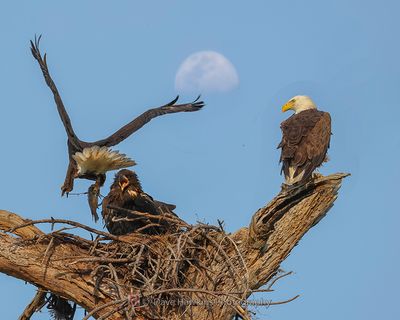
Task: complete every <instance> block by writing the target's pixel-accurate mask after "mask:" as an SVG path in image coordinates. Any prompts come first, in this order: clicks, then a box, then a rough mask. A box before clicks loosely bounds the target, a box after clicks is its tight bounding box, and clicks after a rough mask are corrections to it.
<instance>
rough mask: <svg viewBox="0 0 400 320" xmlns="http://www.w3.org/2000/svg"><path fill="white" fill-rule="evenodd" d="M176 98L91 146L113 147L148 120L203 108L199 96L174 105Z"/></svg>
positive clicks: (143, 114) (148, 111) (147, 112)
mask: <svg viewBox="0 0 400 320" xmlns="http://www.w3.org/2000/svg"><path fill="white" fill-rule="evenodd" d="M178 98H179V96H177V97H176V98H175V99H174V100H172V101H171V102H169V103H167V104H166V105H163V106H161V107H158V108H154V109H150V110H147V111H146V112H144V113H142V114H141V115H140V116H138V117H137V118H135V119H133V120H132V121H131V122H129V123H128V124H126V125H125V126H123V127H122V128H121V129H119V130H118V131H116V132H115V133H113V134H112V135H111V136H109V137H108V138H106V139H103V140H99V141H96V142H93V143H91V145H98V146H100V147H102V146H106V147H111V146H114V145H116V144H118V143H120V142H121V141H123V140H125V139H126V138H128V137H129V136H130V135H131V134H132V133H134V132H136V131H137V130H139V129H140V128H141V127H143V126H144V125H145V124H146V123H148V122H150V120H152V119H154V118H156V117H159V116H162V115H164V114H169V113H177V112H193V111H198V110H200V109H201V108H203V107H204V102H203V101H198V100H199V99H200V96H198V97H197V99H196V100H194V101H193V102H191V103H185V104H175V103H176V102H177V101H178Z"/></svg>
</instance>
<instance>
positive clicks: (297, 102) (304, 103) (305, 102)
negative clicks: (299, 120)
mask: <svg viewBox="0 0 400 320" xmlns="http://www.w3.org/2000/svg"><path fill="white" fill-rule="evenodd" d="M309 109H317V106H316V105H315V103H314V101H312V100H311V98H310V97H308V96H295V97H293V98H292V99H290V100H289V101H288V102H286V103H285V104H284V105H283V106H282V111H283V112H285V111H288V110H293V111H294V113H296V114H297V113H299V112H301V111H304V110H309Z"/></svg>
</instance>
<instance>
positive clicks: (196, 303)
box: [0, 173, 347, 319]
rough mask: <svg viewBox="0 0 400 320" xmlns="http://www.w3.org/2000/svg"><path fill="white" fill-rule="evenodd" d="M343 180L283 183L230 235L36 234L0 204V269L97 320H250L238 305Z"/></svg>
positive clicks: (192, 230) (266, 278)
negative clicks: (288, 186)
mask: <svg viewBox="0 0 400 320" xmlns="http://www.w3.org/2000/svg"><path fill="white" fill-rule="evenodd" d="M346 176H347V174H341V173H339V174H333V175H330V176H327V177H324V176H321V175H315V176H314V177H313V179H312V180H311V181H310V182H308V183H307V184H305V185H303V186H301V187H298V188H292V189H286V188H282V190H281V191H280V192H279V194H278V195H277V196H276V197H275V198H274V199H273V200H271V201H270V202H269V203H268V204H267V205H266V206H265V207H263V208H260V209H259V210H258V211H257V212H256V213H255V214H254V215H253V216H252V218H251V222H250V224H249V226H248V227H244V228H241V229H239V230H238V231H236V232H235V233H233V234H227V233H225V232H224V230H223V229H222V228H221V227H214V226H208V225H196V226H189V225H188V226H187V227H185V228H183V229H182V230H181V232H178V233H174V234H171V235H166V236H151V237H149V236H142V235H131V236H121V237H115V236H113V237H111V236H110V237H109V238H107V234H106V233H104V232H99V235H98V237H97V238H96V239H95V240H88V239H82V238H80V237H78V236H75V235H73V234H68V233H65V232H64V231H65V230H59V231H54V232H52V233H50V234H45V233H43V232H42V231H41V230H40V229H39V228H37V227H36V226H35V224H37V223H39V222H40V221H37V222H34V221H33V222H32V221H30V220H25V219H23V218H21V217H20V216H18V215H17V214H14V213H11V212H8V211H1V210H0V230H1V231H0V247H1V250H0V272H2V273H5V274H8V275H10V276H13V277H15V278H18V279H21V280H24V281H28V282H30V283H32V284H33V285H35V286H37V287H38V288H40V289H42V290H45V291H51V292H53V293H55V294H57V295H59V296H61V297H64V298H66V299H69V300H72V301H74V302H76V303H77V304H78V305H80V306H82V307H83V308H85V309H86V310H87V311H88V312H89V313H90V314H92V315H93V316H94V317H95V318H96V319H127V318H129V319H132V318H135V319H155V318H165V319H231V318H232V317H233V316H234V315H235V314H239V315H240V316H241V317H242V318H244V319H250V318H251V314H250V313H249V312H248V311H247V310H246V307H245V306H244V305H243V304H242V302H244V301H245V300H246V299H247V298H248V297H249V296H250V295H251V294H252V293H254V292H257V291H259V290H260V288H261V287H262V286H265V285H268V284H271V283H272V282H274V279H276V277H277V276H279V273H278V269H279V266H280V264H281V262H282V261H283V260H284V259H285V258H286V257H287V256H288V254H289V253H290V252H291V250H292V249H293V247H294V246H295V245H296V244H297V243H298V242H299V240H300V239H301V238H302V236H303V235H304V234H305V233H306V232H307V231H308V230H309V229H310V228H311V227H313V226H314V225H316V224H317V223H318V222H319V221H320V220H321V219H322V218H323V217H324V216H325V215H326V213H327V212H328V211H329V209H330V208H331V207H332V206H333V203H334V201H335V200H336V198H337V196H338V190H339V188H340V186H341V182H342V179H343V178H344V177H346ZM42 222H44V221H42ZM54 222H57V220H55V221H54ZM21 226H22V227H21ZM110 239H111V240H110ZM268 289H270V287H267V288H266V290H265V291H268ZM166 301H169V302H171V301H172V302H174V303H171V304H168V305H163V302H164V303H165V302H166ZM221 301H226V303H221ZM182 302H185V303H182ZM186 302H187V303H186ZM201 302H207V303H201ZM228 302H229V303H228ZM160 304H161V305H160Z"/></svg>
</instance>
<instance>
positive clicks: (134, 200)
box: [102, 169, 176, 235]
mask: <svg viewBox="0 0 400 320" xmlns="http://www.w3.org/2000/svg"><path fill="white" fill-rule="evenodd" d="M174 209H175V206H174V205H172V204H167V203H164V202H160V201H157V200H154V199H153V198H152V197H151V196H150V195H148V194H147V193H145V192H143V190H142V186H141V184H140V181H139V178H138V177H137V175H136V173H135V172H133V171H131V170H127V169H123V170H121V171H119V172H118V173H117V174H116V175H115V179H114V182H113V184H112V185H111V187H110V192H109V193H108V195H107V196H106V197H105V198H104V199H103V210H102V216H103V220H104V224H105V226H106V228H107V230H108V231H109V232H110V233H111V234H114V235H123V234H127V233H131V232H134V231H138V232H141V233H146V234H160V233H163V232H165V231H166V230H167V228H168V223H167V222H166V221H165V220H163V217H166V216H169V217H176V215H175V214H174V213H173V212H172V210H174ZM134 212H137V214H135V213H134Z"/></svg>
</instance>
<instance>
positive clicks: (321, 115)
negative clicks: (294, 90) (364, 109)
mask: <svg viewBox="0 0 400 320" xmlns="http://www.w3.org/2000/svg"><path fill="white" fill-rule="evenodd" d="M288 110H293V111H294V114H293V115H292V116H291V117H289V118H288V119H287V120H285V121H283V122H282V123H281V129H282V141H281V142H280V144H279V145H278V148H281V149H282V150H281V157H280V162H281V163H282V170H281V172H283V173H284V175H285V184H286V185H290V186H292V185H295V184H297V185H299V184H303V183H304V182H306V181H307V180H308V179H309V178H310V177H311V174H312V173H313V171H314V170H315V169H316V168H318V167H319V166H320V165H321V164H322V163H323V162H324V161H327V155H326V153H327V150H328V148H329V143H330V138H331V117H330V115H329V113H328V112H324V111H319V110H317V107H316V105H315V103H314V102H313V101H312V100H311V98H310V97H307V96H295V97H294V98H292V99H290V100H289V101H288V102H287V103H285V104H284V105H283V107H282V111H283V112H286V111H288Z"/></svg>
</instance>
